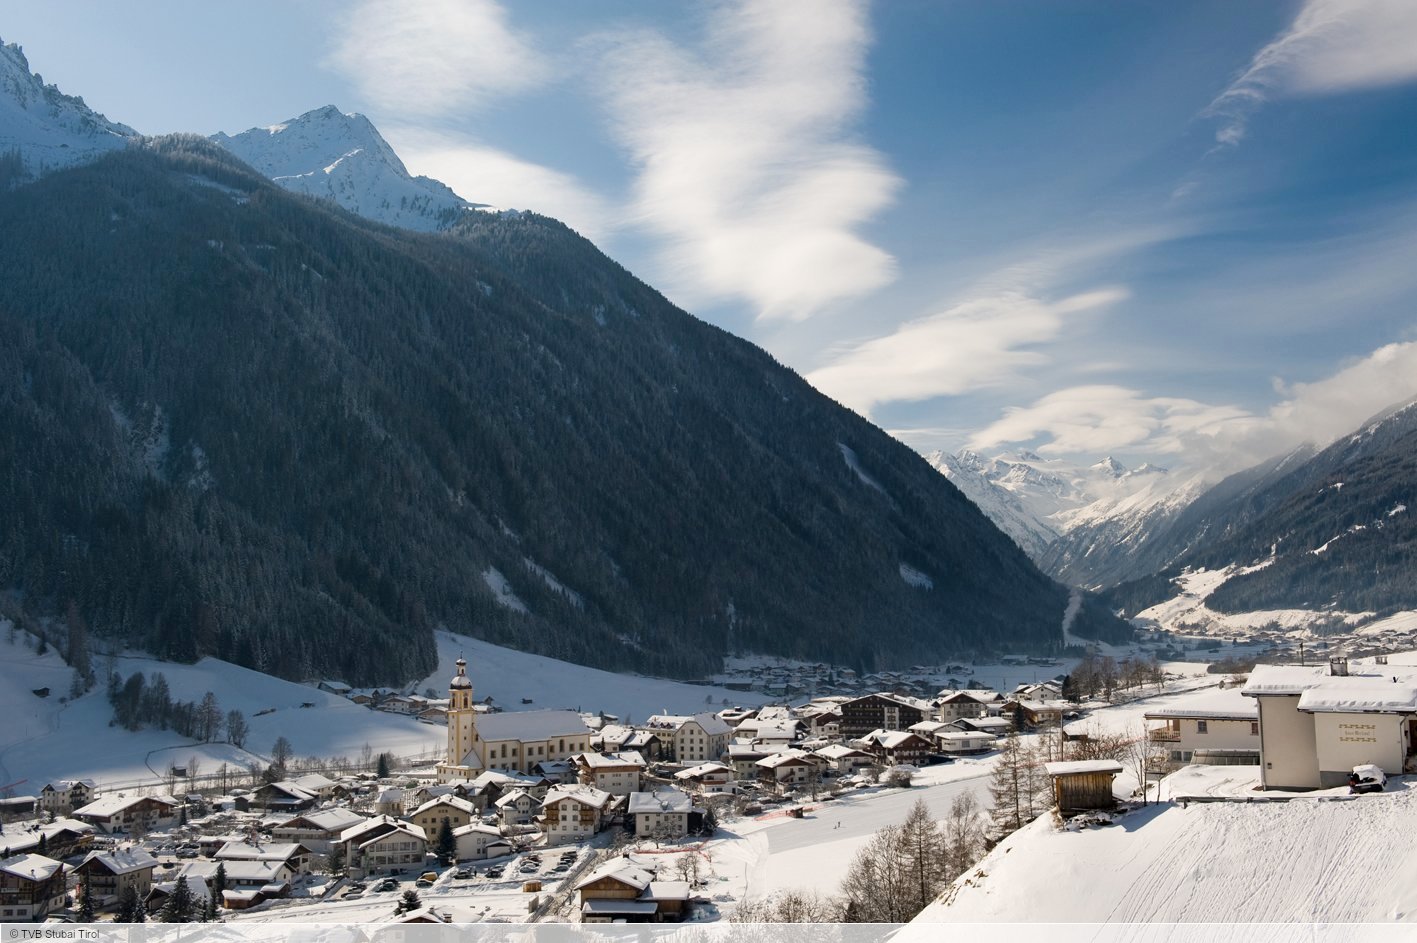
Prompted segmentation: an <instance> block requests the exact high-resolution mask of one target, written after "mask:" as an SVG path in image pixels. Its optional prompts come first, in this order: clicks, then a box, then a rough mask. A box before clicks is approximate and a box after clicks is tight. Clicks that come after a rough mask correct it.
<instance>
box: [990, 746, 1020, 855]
mask: <svg viewBox="0 0 1417 943" xmlns="http://www.w3.org/2000/svg"><path fill="white" fill-rule="evenodd" d="M1026 763H1027V757H1026V756H1025V755H1024V749H1023V746H1022V745H1021V744H1020V743H1019V739H1018V734H1016V733H1014V732H1013V731H1010V732H1009V734H1008V736H1006V737H1005V738H1004V740H1003V743H1002V744H1001V745H1000V747H999V756H998V758H997V759H996V760H995V761H994V770H993V772H992V773H990V774H989V798H990V800H991V801H992V802H993V808H994V811H993V820H994V831H995V834H996V835H997V836H999V837H1002V836H1004V835H1007V834H1009V833H1010V832H1014V831H1017V830H1018V829H1020V828H1022V827H1023V826H1024V824H1025V823H1026V822H1027V821H1028V820H1027V818H1025V816H1026V815H1027V811H1028V805H1029V804H1028V800H1027V798H1026V792H1027V786H1026V783H1027V779H1028V774H1027V771H1026V770H1025V768H1024V767H1025V764H1026Z"/></svg>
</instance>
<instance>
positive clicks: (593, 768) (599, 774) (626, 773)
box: [574, 750, 648, 796]
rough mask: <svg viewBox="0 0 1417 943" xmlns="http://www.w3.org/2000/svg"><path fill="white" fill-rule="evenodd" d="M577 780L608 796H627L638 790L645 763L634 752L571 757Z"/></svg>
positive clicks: (583, 754)
mask: <svg viewBox="0 0 1417 943" xmlns="http://www.w3.org/2000/svg"><path fill="white" fill-rule="evenodd" d="M574 761H575V764H576V770H577V776H576V778H577V780H578V781H580V782H581V783H584V784H585V785H587V786H594V787H596V788H597V789H603V790H605V791H606V792H608V793H610V794H611V795H612V796H628V795H629V794H630V793H632V792H635V791H637V790H638V789H639V788H640V774H641V773H643V772H644V771H645V767H646V765H648V764H646V763H645V759H644V757H643V756H641V755H640V754H639V753H638V752H636V751H634V750H626V751H625V752H623V753H578V754H576V756H575V757H574Z"/></svg>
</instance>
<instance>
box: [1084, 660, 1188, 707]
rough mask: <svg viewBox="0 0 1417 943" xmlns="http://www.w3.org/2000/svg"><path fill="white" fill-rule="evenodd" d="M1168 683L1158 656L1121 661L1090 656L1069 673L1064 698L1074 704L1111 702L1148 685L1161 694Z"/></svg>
mask: <svg viewBox="0 0 1417 943" xmlns="http://www.w3.org/2000/svg"><path fill="white" fill-rule="evenodd" d="M1165 681H1166V676H1165V673H1164V672H1163V671H1162V670H1161V664H1160V662H1158V661H1157V660H1156V658H1155V657H1154V656H1153V657H1149V658H1133V657H1131V656H1128V657H1125V658H1123V659H1121V660H1120V661H1119V660H1117V659H1115V658H1113V657H1112V656H1111V655H1098V654H1097V653H1095V652H1089V653H1088V654H1087V655H1086V656H1084V657H1083V659H1082V661H1080V662H1078V665H1077V667H1076V668H1074V669H1073V670H1072V671H1071V672H1069V673H1068V676H1067V678H1066V679H1065V680H1064V682H1063V696H1064V697H1065V698H1067V699H1068V700H1072V701H1080V700H1086V699H1088V698H1094V697H1101V698H1102V699H1103V700H1107V701H1111V700H1113V699H1114V698H1116V696H1117V695H1118V694H1119V693H1120V692H1124V691H1136V690H1139V689H1141V688H1144V687H1146V686H1148V685H1154V686H1155V687H1156V689H1157V691H1160V690H1161V685H1162V684H1164V683H1165Z"/></svg>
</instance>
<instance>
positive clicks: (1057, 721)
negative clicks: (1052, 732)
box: [1003, 700, 1069, 730]
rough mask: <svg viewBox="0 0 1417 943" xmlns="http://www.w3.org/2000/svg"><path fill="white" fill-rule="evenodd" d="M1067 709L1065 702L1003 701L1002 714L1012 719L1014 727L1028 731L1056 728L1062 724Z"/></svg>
mask: <svg viewBox="0 0 1417 943" xmlns="http://www.w3.org/2000/svg"><path fill="white" fill-rule="evenodd" d="M1068 707H1069V705H1068V703H1067V702H1066V701H1029V700H1021V701H1020V700H1012V701H1005V702H1004V705H1003V713H1004V714H1007V715H1009V716H1011V717H1013V718H1014V726H1016V727H1023V728H1027V729H1029V730H1038V729H1039V728H1042V727H1058V726H1060V725H1061V724H1062V723H1063V711H1065V710H1067V709H1068Z"/></svg>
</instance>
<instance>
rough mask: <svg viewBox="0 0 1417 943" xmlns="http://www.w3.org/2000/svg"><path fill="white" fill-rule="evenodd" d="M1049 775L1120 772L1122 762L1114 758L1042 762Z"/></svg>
mask: <svg viewBox="0 0 1417 943" xmlns="http://www.w3.org/2000/svg"><path fill="white" fill-rule="evenodd" d="M1043 768H1044V769H1045V770H1047V771H1048V775H1049V776H1069V775H1073V774H1076V773H1120V772H1122V764H1121V763H1118V762H1117V761H1116V760H1068V761H1066V762H1061V763H1044V764H1043Z"/></svg>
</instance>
